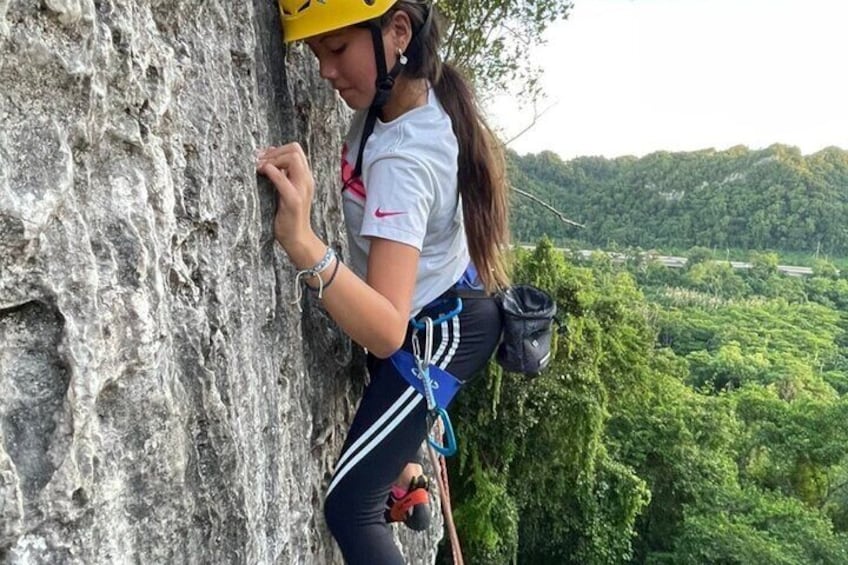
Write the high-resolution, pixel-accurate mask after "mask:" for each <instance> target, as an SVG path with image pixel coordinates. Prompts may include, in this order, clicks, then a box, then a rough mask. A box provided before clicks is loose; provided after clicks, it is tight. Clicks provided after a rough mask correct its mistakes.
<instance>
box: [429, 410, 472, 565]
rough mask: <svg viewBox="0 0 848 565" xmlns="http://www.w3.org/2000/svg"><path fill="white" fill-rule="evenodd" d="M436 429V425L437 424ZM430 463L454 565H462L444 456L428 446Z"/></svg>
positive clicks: (460, 548)
mask: <svg viewBox="0 0 848 565" xmlns="http://www.w3.org/2000/svg"><path fill="white" fill-rule="evenodd" d="M437 427H439V426H438V424H437ZM427 451H429V452H430V463H432V465H433V471H434V472H435V473H436V482H437V483H438V484H439V499H440V500H441V501H442V514H444V516H445V527H446V528H447V530H448V538H449V539H450V543H451V553H452V554H453V563H454V565H464V561H463V560H462V547H461V546H460V545H459V535H458V534H457V533H456V524H454V521H453V509H452V508H451V501H450V485H449V484H448V465H447V461H446V459H445V458H444V456H440V455H439V454H438V453H437V452H436V450H435V449H434V448H433V447H432V446H430V449H428V450H427Z"/></svg>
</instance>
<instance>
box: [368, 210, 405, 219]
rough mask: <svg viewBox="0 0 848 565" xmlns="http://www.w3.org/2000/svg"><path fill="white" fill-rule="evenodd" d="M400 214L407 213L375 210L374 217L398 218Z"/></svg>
mask: <svg viewBox="0 0 848 565" xmlns="http://www.w3.org/2000/svg"><path fill="white" fill-rule="evenodd" d="M400 214H406V212H384V211H383V210H380V209H379V208H377V209H376V210H374V215H375V216H377V217H378V218H386V217H388V216H398V215H400Z"/></svg>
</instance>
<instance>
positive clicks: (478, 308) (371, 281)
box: [257, 0, 508, 565]
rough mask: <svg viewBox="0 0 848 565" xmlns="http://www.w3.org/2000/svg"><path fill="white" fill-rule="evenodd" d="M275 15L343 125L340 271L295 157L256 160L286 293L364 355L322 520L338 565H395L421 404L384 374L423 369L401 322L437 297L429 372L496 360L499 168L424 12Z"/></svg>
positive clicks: (374, 5)
mask: <svg viewBox="0 0 848 565" xmlns="http://www.w3.org/2000/svg"><path fill="white" fill-rule="evenodd" d="M279 4H280V12H281V14H282V20H283V30H284V35H285V40H286V41H287V42H291V41H296V40H305V41H306V44H307V45H308V46H309V48H310V49H311V50H312V52H313V53H314V55H315V56H316V57H317V59H318V63H319V67H320V73H321V76H322V77H323V78H325V79H326V80H327V81H329V83H330V84H331V85H332V87H333V88H334V89H335V90H337V91H338V93H339V96H340V97H341V98H342V99H343V100H344V101H345V103H346V104H347V105H348V106H350V108H352V109H353V110H356V113H355V116H354V118H353V120H352V123H351V126H350V130H349V132H348V135H347V138H346V143H345V145H344V147H343V152H342V163H341V165H342V166H341V170H342V198H343V202H344V216H345V224H346V228H347V233H348V238H349V243H350V268H348V267H347V266H346V265H345V264H343V263H341V261H340V259H339V258H338V257H336V255H335V253H334V252H333V250H332V248H329V247H328V246H327V245H326V244H325V243H324V242H322V241H321V240H319V239H318V237H317V236H316V235H315V233H314V232H313V230H312V226H311V224H310V205H311V202H312V196H313V192H314V181H313V177H312V173H311V171H310V168H309V163H308V162H307V158H306V156H305V154H304V153H303V150H302V149H301V147H300V145H298V144H297V143H290V144H288V145H284V146H282V147H269V148H267V149H265V150H263V151H262V152H260V154H259V157H258V163H257V170H258V172H259V173H261V174H263V175H265V176H267V177H268V178H269V179H270V180H271V182H272V183H273V184H274V186H275V187H276V190H277V193H278V209H277V214H276V217H275V219H274V231H275V235H276V238H277V240H278V241H279V243H280V244H281V245H282V247H283V248H284V249H285V251H286V253H287V254H288V256H289V259H290V260H291V261H292V263H294V265H295V266H296V267H297V268H298V269H299V272H298V280H299V281H303V282H305V284H306V285H307V286H309V287H310V288H313V289H315V290H317V291H318V296H319V297H320V298H321V300H322V301H323V305H324V307H325V309H326V310H327V312H329V314H330V315H331V316H332V317H333V319H334V320H335V321H336V323H338V325H339V326H340V327H341V328H342V329H343V330H344V331H345V332H346V333H347V334H348V335H349V336H350V337H351V339H353V340H354V341H356V342H357V343H359V344H360V345H362V346H363V347H364V348H365V349H367V351H368V356H367V366H368V371H369V374H370V377H371V378H370V383H369V385H368V386H367V388H366V390H365V393H364V395H363V398H362V400H361V401H360V404H359V407H358V409H357V412H356V415H355V417H354V419H353V422H352V424H351V427H350V431H349V434H348V436H347V439H346V441H345V444H344V447H343V448H342V452H341V455H340V457H339V459H338V461H337V463H336V467H335V471H334V474H333V477H332V479H331V480H330V485H329V487H328V489H327V495H326V499H325V504H324V513H325V516H326V520H327V524H328V526H329V528H330V531H331V532H332V534H333V536H334V537H335V539H336V541H337V542H338V544H339V546H340V547H341V550H342V553H343V555H344V558H345V560H346V561H347V562H348V563H354V564H358V563H379V564H381V565H382V564H397V563H403V558H402V555H401V553H400V552H399V551H398V548H397V547H396V546H395V544H394V542H393V536H392V534H391V530H390V528H389V526H388V524H387V522H389V521H393V520H399V519H404V518H405V517H406V516H408V515H410V514H412V515H414V514H415V512H414V511H417V510H420V508H419V507H415V503H416V502H426V500H427V498H426V496H423V497H422V496H421V495H422V494H426V490H425V491H423V493H422V492H421V489H422V488H426V480H424V479H422V478H421V477H420V476H419V475H421V473H422V470H421V467H420V466H419V465H417V464H415V463H410V462H414V461H415V458H416V453H417V451H418V449H419V447H420V446H421V444H422V442H423V441H424V440H425V439H426V438H427V434H428V401H426V400H425V398H424V396H422V394H419V393H418V392H416V391H415V389H414V388H413V387H412V386H410V384H409V382H407V380H405V377H404V376H402V375H401V373H400V371H399V369H398V368H397V366H396V365H395V364H394V363H393V362H392V359H393V358H395V359H396V358H397V356H398V355H401V354H406V355H408V354H409V353H404V352H413V351H414V352H415V353H419V354H420V347H417V344H418V339H417V337H415V338H413V336H414V334H415V333H416V329H415V325H414V323H415V322H416V320H421V319H422V318H424V317H430V318H431V319H436V320H437V321H438V319H439V317H441V318H446V316H443V314H444V313H445V312H444V310H445V309H446V308H448V307H447V306H445V304H446V298H445V297H451V296H456V295H460V296H463V297H464V298H465V300H464V301H463V303H462V309H461V312H460V313H459V314H458V315H456V316H454V317H452V318H450V319H445V320H444V321H442V322H440V323H437V324H435V327H433V328H432V341H430V342H429V343H430V344H431V345H432V349H431V352H432V357H431V359H430V361H431V366H434V367H439V368H441V369H444V370H445V371H447V372H448V373H450V374H452V375H453V376H454V377H456V378H457V379H458V380H459V381H465V380H467V379H468V378H470V377H471V376H472V375H473V374H474V373H475V372H476V371H477V370H478V369H480V368H481V367H482V366H484V365H485V363H486V362H487V360H488V359H489V357H490V356H491V354H492V353H493V351H494V349H495V347H496V345H497V342H498V339H499V336H500V332H501V319H500V311H499V308H498V306H497V304H496V302H495V300H494V299H493V297H492V293H493V292H495V291H497V290H498V289H500V288H504V287H505V286H506V285H507V276H506V269H505V265H504V260H503V257H502V254H501V250H502V249H503V248H504V247H505V246H506V245H507V244H508V230H507V194H506V188H505V179H504V169H503V158H502V155H501V154H500V152H499V147H498V145H497V143H496V141H495V139H494V136H493V135H492V133H491V131H490V130H489V129H488V127H487V126H486V125H485V123H484V121H483V119H482V118H481V116H480V114H479V112H478V110H477V106H476V102H475V100H474V97H473V94H472V92H471V90H470V88H469V87H468V85H467V83H466V82H465V80H464V79H463V78H462V77H461V76H460V75H459V74H458V72H457V71H456V70H455V69H453V68H452V67H450V66H449V65H447V64H445V63H443V62H442V61H441V60H440V58H439V42H440V25H439V18H438V15H437V13H436V10H435V9H434V7H433V5H432V3H431V2H430V1H429V0H417V1H416V0H324V1H323V2H304V0H279ZM475 267H476V268H475ZM478 273H479V274H478ZM469 295H472V296H469ZM407 490H411V491H412V492H411V493H407V492H406V491H407ZM411 495H417V496H411ZM404 497H406V499H404ZM398 499H399V500H398ZM387 500H388V501H389V504H390V506H391V505H392V504H394V508H390V509H389V511H387V510H386V503H387ZM410 501H412V503H411V505H412V506H413V508H412V510H413V511H410V512H409V513H405V511H406V510H407V506H404V504H407V503H410ZM401 503H403V504H401ZM399 504H400V506H401V510H402V512H401V513H400V514H401V515H399V514H398V512H396V510H398V505H399ZM392 510H395V511H394V512H393V511H392ZM427 511H428V512H429V510H427ZM410 522H411V521H409V520H407V525H410V526H413V527H415V526H416V524H415V523H410ZM418 525H420V523H419V524H418Z"/></svg>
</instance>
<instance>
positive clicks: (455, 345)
mask: <svg viewBox="0 0 848 565" xmlns="http://www.w3.org/2000/svg"><path fill="white" fill-rule="evenodd" d="M459 339H460V338H459V316H458V315H457V316H454V317H453V332H452V335H451V345H450V349H448V354H447V355H445V358H444V359H442V360H441V362H439V368H440V369H444V368H445V367H447V366H448V363H450V362H451V361H452V360H453V356H454V355H455V354H456V350H457V349H459Z"/></svg>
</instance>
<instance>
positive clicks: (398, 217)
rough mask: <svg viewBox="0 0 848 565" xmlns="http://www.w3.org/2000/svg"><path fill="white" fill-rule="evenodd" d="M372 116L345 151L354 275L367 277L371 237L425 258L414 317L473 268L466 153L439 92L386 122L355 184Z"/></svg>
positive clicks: (371, 141) (360, 123)
mask: <svg viewBox="0 0 848 565" xmlns="http://www.w3.org/2000/svg"><path fill="white" fill-rule="evenodd" d="M366 116H367V111H361V112H357V114H356V115H355V116H354V119H353V122H352V124H351V128H350V131H349V132H348V135H347V138H346V143H345V146H344V149H343V151H342V183H343V188H342V200H343V202H344V216H345V225H346V226H347V233H348V239H349V242H350V252H351V267H352V269H353V271H354V272H355V273H356V274H357V275H359V276H360V277H361V278H362V279H363V280H364V279H365V278H366V276H367V269H368V250H369V249H370V239H369V238H371V237H380V238H383V239H388V240H392V241H397V242H400V243H404V244H407V245H411V246H412V247H415V248H416V249H418V250H419V251H420V252H421V255H420V259H419V261H418V274H417V277H416V281H415V292H414V294H413V297H412V312H411V314H412V315H415V314H417V313H418V312H419V311H420V310H421V308H423V307H424V306H426V305H427V304H428V303H430V302H431V301H432V300H433V299H435V298H437V297H438V296H439V295H441V294H442V293H443V292H444V291H445V290H447V289H448V288H450V287H451V286H452V285H453V284H454V283H455V282H457V281H458V280H459V278H460V277H461V276H462V274H463V272H465V269H466V267H467V266H468V263H469V261H470V257H469V254H468V243H467V241H466V238H465V226H464V223H463V219H462V205H461V200H460V198H459V192H458V187H457V166H458V165H457V156H458V153H459V149H458V146H457V142H456V136H455V135H454V133H453V129H452V127H451V121H450V117H449V116H448V115H447V113H445V110H444V108H442V105H441V104H440V103H439V101H438V100H437V99H436V94H435V92H433V90H432V89H431V90H430V91H429V92H428V96H427V104H425V105H423V106H419V107H418V108H414V109H412V110H410V111H408V112H406V113H405V114H403V115H401V116H400V117H399V118H397V119H395V120H392V121H390V122H382V121H380V120H379V119H378V120H377V122H376V124H375V125H374V132H373V133H372V134H371V136H370V137H369V138H368V141H367V142H366V144H365V152H364V154H363V156H362V177H361V179H360V178H354V177H353V173H354V166H355V165H356V156H357V154H358V151H359V142H360V138H361V136H362V128H363V127H364V124H365V118H366Z"/></svg>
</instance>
